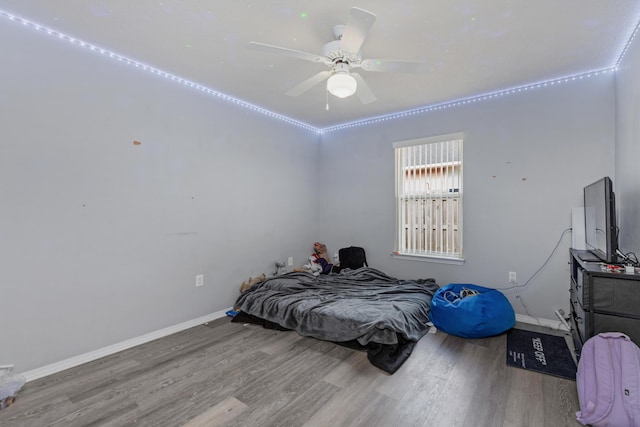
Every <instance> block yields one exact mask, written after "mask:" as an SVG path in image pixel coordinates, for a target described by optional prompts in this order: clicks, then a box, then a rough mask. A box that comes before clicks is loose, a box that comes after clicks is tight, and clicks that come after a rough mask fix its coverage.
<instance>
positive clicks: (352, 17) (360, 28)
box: [340, 7, 376, 54]
mask: <svg viewBox="0 0 640 427" xmlns="http://www.w3.org/2000/svg"><path fill="white" fill-rule="evenodd" d="M375 20H376V15H374V14H373V13H371V12H367V11H366V10H364V9H360V8H359V7H353V8H351V11H350V12H349V20H348V21H347V25H346V26H345V28H344V33H343V34H342V39H341V41H340V50H342V51H343V52H346V53H351V54H356V53H358V51H359V50H360V46H362V43H363V42H364V39H365V38H367V34H369V30H370V29H371V27H372V26H373V23H374V22H375Z"/></svg>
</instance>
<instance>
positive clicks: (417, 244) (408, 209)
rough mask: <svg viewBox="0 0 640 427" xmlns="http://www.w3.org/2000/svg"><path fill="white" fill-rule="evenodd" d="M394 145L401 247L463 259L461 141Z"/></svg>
mask: <svg viewBox="0 0 640 427" xmlns="http://www.w3.org/2000/svg"><path fill="white" fill-rule="evenodd" d="M424 141H425V140H415V141H412V144H406V143H405V144H403V143H399V144H396V145H394V148H395V161H396V166H395V169H396V210H397V214H396V217H397V231H396V234H397V243H396V244H397V247H396V251H397V252H399V253H403V254H415V255H431V256H443V257H455V258H461V257H462V209H461V208H462V138H461V137H456V138H446V139H445V140H440V141H431V139H429V140H426V141H427V142H424Z"/></svg>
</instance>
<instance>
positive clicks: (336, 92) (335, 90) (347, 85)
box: [327, 73, 358, 98]
mask: <svg viewBox="0 0 640 427" xmlns="http://www.w3.org/2000/svg"><path fill="white" fill-rule="evenodd" d="M357 87H358V82H356V79H355V78H354V77H353V76H352V75H350V74H348V73H335V74H334V75H332V76H331V77H329V80H327V90H328V91H329V93H331V95H333V96H337V97H338V98H346V97H349V96H351V95H353V94H354V93H356V89H357Z"/></svg>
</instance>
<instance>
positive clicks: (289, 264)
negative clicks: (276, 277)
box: [287, 256, 293, 267]
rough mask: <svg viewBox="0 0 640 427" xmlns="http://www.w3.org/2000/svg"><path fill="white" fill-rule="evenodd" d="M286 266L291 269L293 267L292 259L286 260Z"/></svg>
mask: <svg viewBox="0 0 640 427" xmlns="http://www.w3.org/2000/svg"><path fill="white" fill-rule="evenodd" d="M287 265H288V266H289V267H291V266H292V265H293V257H292V256H290V257H289V259H288V260H287Z"/></svg>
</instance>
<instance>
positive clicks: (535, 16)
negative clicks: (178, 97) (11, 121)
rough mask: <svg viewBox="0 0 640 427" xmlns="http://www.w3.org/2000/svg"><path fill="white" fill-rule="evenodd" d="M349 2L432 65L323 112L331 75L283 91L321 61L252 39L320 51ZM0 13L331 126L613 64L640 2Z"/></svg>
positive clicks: (373, 53) (239, 1) (382, 42)
mask: <svg viewBox="0 0 640 427" xmlns="http://www.w3.org/2000/svg"><path fill="white" fill-rule="evenodd" d="M351 6H357V7H360V8H362V9H366V10H368V11H371V12H373V13H374V14H375V15H376V16H377V19H376V21H375V23H374V25H373V27H372V29H371V31H370V33H369V35H368V37H367V39H366V40H365V42H364V44H363V45H362V49H361V52H362V56H363V58H377V59H399V60H413V61H427V62H428V63H429V64H430V65H431V69H430V71H429V72H427V73H423V74H391V73H379V72H367V71H360V74H361V75H362V76H363V77H364V78H365V80H366V82H367V83H368V85H369V87H370V88H371V90H372V91H373V92H374V93H375V95H376V97H377V101H375V102H373V103H371V104H368V105H363V104H362V103H361V102H360V101H359V100H358V98H357V97H355V96H353V97H350V98H346V99H338V98H334V97H330V98H329V105H330V109H329V111H326V109H325V104H326V100H327V97H326V91H325V88H324V85H323V84H320V85H318V86H316V87H314V88H313V89H311V90H309V91H308V92H305V93H304V94H302V95H300V96H297V97H290V96H287V95H285V92H286V91H287V90H288V89H290V88H291V87H293V86H295V85H296V84H298V83H300V82H301V81H303V80H305V79H307V78H308V77H310V76H312V75H313V74H315V73H318V72H319V71H323V70H326V69H327V68H326V66H325V65H324V64H321V63H312V62H308V61H303V60H300V59H296V58H292V57H287V56H280V55H276V54H271V53H267V52H261V51H256V50H252V49H249V48H247V44H248V42H249V41H258V42H262V43H266V44H271V45H277V46H282V47H286V48H290V49H295V50H300V51H305V52H309V53H313V54H321V52H322V47H323V45H324V44H325V43H327V42H329V41H331V40H333V34H332V28H333V26H334V25H337V24H344V23H346V21H347V19H348V16H349V10H350V8H351ZM0 12H5V16H4V18H5V19H0V25H12V24H13V25H15V24H14V23H12V22H10V21H9V20H8V19H6V13H8V14H13V15H16V16H18V17H20V18H22V19H25V20H28V21H31V22H34V23H36V24H40V25H42V26H45V27H48V28H50V29H53V30H56V31H59V32H61V33H64V34H66V35H69V36H71V37H75V38H77V39H81V40H83V41H85V42H88V43H91V44H93V45H96V46H99V47H102V48H104V49H108V50H110V51H113V52H115V53H117V54H120V55H122V56H125V57H127V58H130V59H132V60H135V61H139V62H142V63H145V64H148V65H150V66H153V67H155V68H157V69H161V70H164V71H166V72H169V73H171V74H174V75H176V76H179V77H181V78H184V79H187V80H189V81H192V82H196V83H198V84H201V85H203V86H206V87H208V88H211V89H213V90H215V91H218V92H222V93H224V94H227V95H230V96H232V97H235V98H238V99H241V100H243V101H246V102H249V103H252V104H254V105H257V106H259V107H262V108H265V109H267V110H270V111H273V112H276V113H279V114H281V115H284V116H287V117H290V118H292V119H294V120H297V121H300V122H303V123H306V124H309V125H311V126H314V127H317V128H325V127H329V126H332V125H336V124H342V123H346V122H352V121H357V120H362V119H366V118H370V117H375V116H379V115H385V114H389V113H395V112H399V111H405V110H410V109H414V108H419V107H424V106H427V105H432V104H436V103H441V102H445V101H451V100H456V99H461V98H466V97H472V96H476V95H480V94H484V93H487V92H494V91H500V90H504V89H508V88H513V87H518V86H523V85H527V84H531V83H537V82H541V81H546V80H552V79H557V78H561V77H566V76H570V75H574V74H580V73H585V72H589V71H593V70H599V69H603V68H609V67H612V66H614V65H616V62H617V60H618V58H619V57H620V55H621V53H622V51H623V49H624V47H625V45H626V44H627V42H628V40H629V39H630V37H631V34H632V33H633V32H634V30H635V28H636V26H637V24H638V20H639V19H640V1H639V0H606V1H605V0H561V1H559V0H490V1H489V0H439V1H436V0H430V1H427V0H405V1H389V0H386V1H384V0H367V1H364V0H360V1H359V2H354V3H345V2H344V1H339V0H323V1H310V0H306V1H305V0H270V1H267V0H258V1H248V0H233V1H222V0H218V1H215V0H208V1H207V0H156V1H153V0H58V1H44V0H0ZM25 31H29V29H28V28H26V29H25ZM43 37H46V35H45V34H44V33H43ZM51 42H52V43H60V42H61V41H58V40H51ZM91 54H93V53H92V52H91V51H90V50H87V55H91ZM139 72H143V71H139Z"/></svg>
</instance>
